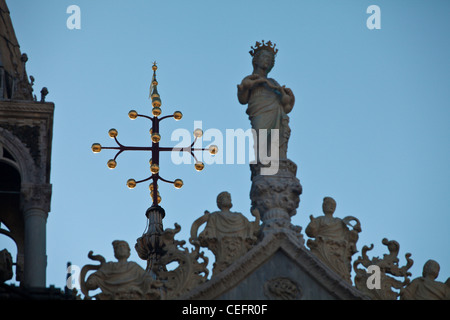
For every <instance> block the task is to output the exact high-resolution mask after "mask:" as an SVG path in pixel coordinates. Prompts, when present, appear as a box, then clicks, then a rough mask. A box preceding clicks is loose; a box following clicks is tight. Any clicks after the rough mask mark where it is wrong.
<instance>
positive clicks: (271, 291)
mask: <svg viewBox="0 0 450 320" xmlns="http://www.w3.org/2000/svg"><path fill="white" fill-rule="evenodd" d="M264 294H265V295H266V297H268V298H269V299H271V300H298V299H300V297H301V290H300V288H299V286H298V285H297V284H296V283H295V282H294V281H293V280H292V279H289V278H285V277H279V278H273V279H270V280H268V281H266V283H264Z"/></svg>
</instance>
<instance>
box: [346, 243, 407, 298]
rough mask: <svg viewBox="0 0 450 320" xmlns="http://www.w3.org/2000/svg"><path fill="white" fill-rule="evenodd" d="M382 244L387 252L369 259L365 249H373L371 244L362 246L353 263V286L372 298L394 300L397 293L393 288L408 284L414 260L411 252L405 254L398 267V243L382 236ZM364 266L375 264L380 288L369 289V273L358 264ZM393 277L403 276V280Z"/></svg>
mask: <svg viewBox="0 0 450 320" xmlns="http://www.w3.org/2000/svg"><path fill="white" fill-rule="evenodd" d="M382 244H384V245H385V246H387V248H388V250H389V254H384V255H383V258H382V259H380V258H378V257H374V258H372V259H369V257H368V256H367V251H369V250H372V249H373V244H372V245H371V246H370V247H367V246H364V247H363V248H362V255H361V256H360V257H358V259H357V260H356V261H355V262H354V263H353V269H354V270H355V273H356V275H355V286H356V288H357V289H358V290H360V291H362V292H363V293H365V294H366V295H367V296H369V297H370V298H372V299H374V300H396V299H397V298H398V296H399V293H398V292H396V291H394V290H393V289H397V290H400V289H402V288H404V287H405V286H406V285H408V284H409V282H410V279H409V277H410V276H411V273H410V272H408V270H409V269H410V268H411V267H412V265H413V263H414V261H413V260H412V259H410V257H411V254H410V253H407V254H406V255H405V258H406V265H405V266H403V267H399V259H398V253H399V251H400V244H399V243H398V242H397V241H395V240H388V239H386V238H384V239H383V240H382ZM360 264H361V265H362V266H363V267H365V268H369V267H370V266H377V267H378V268H379V271H380V289H377V288H373V289H369V288H368V285H367V280H368V278H369V276H370V275H371V273H368V272H367V271H366V270H365V269H361V268H358V265H360ZM394 277H403V281H400V280H397V279H396V278H394Z"/></svg>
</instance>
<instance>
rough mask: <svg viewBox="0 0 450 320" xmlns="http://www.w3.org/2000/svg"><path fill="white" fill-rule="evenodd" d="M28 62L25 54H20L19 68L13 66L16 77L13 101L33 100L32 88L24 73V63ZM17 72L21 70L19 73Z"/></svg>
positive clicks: (25, 72)
mask: <svg viewBox="0 0 450 320" xmlns="http://www.w3.org/2000/svg"><path fill="white" fill-rule="evenodd" d="M27 61H28V56H27V54H26V53H24V54H22V56H21V57H20V62H21V64H22V66H21V68H18V67H17V66H15V69H16V77H15V79H14V84H15V85H14V91H13V94H12V99H13V100H33V88H32V86H31V84H30V83H29V82H28V76H27V71H26V67H25V65H26V63H27ZM17 70H21V73H19V72H18V71H17Z"/></svg>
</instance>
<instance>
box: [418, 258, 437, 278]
mask: <svg viewBox="0 0 450 320" xmlns="http://www.w3.org/2000/svg"><path fill="white" fill-rule="evenodd" d="M440 269H441V267H440V266H439V263H437V262H436V261H434V260H431V259H430V260H428V261H427V262H425V265H424V266H423V272H422V276H423V277H424V278H431V279H433V280H434V279H436V278H437V277H438V275H439V270H440Z"/></svg>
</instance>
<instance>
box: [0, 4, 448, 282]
mask: <svg viewBox="0 0 450 320" xmlns="http://www.w3.org/2000/svg"><path fill="white" fill-rule="evenodd" d="M7 4H8V6H9V9H10V12H11V18H12V21H13V25H14V28H15V32H16V36H17V39H18V41H19V44H20V46H21V51H22V53H27V55H28V58H29V60H28V63H27V72H28V75H33V76H34V78H35V84H34V91H35V93H36V94H37V95H38V96H39V92H40V90H41V88H42V87H47V88H48V90H49V94H48V96H47V101H51V102H54V103H55V113H54V127H53V145H52V166H51V183H52V185H53V194H52V201H51V212H50V213H49V217H48V221H47V256H48V266H47V285H55V286H56V287H59V288H63V287H64V286H65V284H66V263H67V262H68V261H70V262H71V263H72V264H73V265H76V266H79V267H80V268H81V267H82V266H83V265H85V264H90V263H92V262H93V261H91V260H90V259H88V257H87V254H88V252H89V251H91V250H92V251H94V254H101V255H103V256H104V257H105V258H106V260H107V261H116V260H115V258H114V255H113V247H112V241H114V240H125V241H127V242H128V243H129V244H130V247H131V248H132V250H131V257H130V259H129V260H131V261H135V262H137V263H139V264H141V265H142V266H143V267H145V261H143V260H141V259H140V258H139V257H138V256H137V253H136V252H135V250H134V244H135V243H136V239H137V238H138V237H140V236H141V235H142V233H143V232H144V229H145V227H146V217H145V212H146V210H147V208H148V207H150V206H151V199H150V196H149V189H148V184H147V183H143V184H138V186H137V187H136V188H135V189H133V190H130V189H128V188H127V187H126V181H127V180H128V179H129V178H134V179H136V180H140V179H145V178H147V177H148V176H149V175H150V172H149V164H148V160H149V158H150V157H151V156H150V155H149V153H147V152H128V153H123V154H121V155H120V156H119V158H118V159H117V167H116V169H114V170H110V169H108V168H107V166H106V162H107V161H108V160H109V159H111V158H113V157H114V155H115V152H114V151H111V150H103V151H102V152H100V153H99V154H93V153H92V151H91V145H92V144H93V143H94V142H97V143H100V144H102V145H103V146H115V143H114V141H113V140H111V139H110V138H109V136H108V130H109V129H110V128H115V129H117V130H118V132H119V135H118V139H119V141H120V142H121V143H122V144H125V145H135V146H147V145H149V143H150V135H149V129H150V122H149V121H148V120H146V119H136V120H134V121H132V120H130V119H129V118H128V111H129V110H131V109H135V110H137V111H138V112H139V113H142V114H147V115H150V114H151V101H150V100H149V99H148V97H149V87H150V81H151V77H152V70H151V66H152V63H153V61H157V64H158V68H159V69H158V71H157V79H158V82H159V85H158V91H159V93H160V95H161V100H162V110H163V115H167V114H172V113H173V112H174V111H176V110H179V111H181V112H182V113H183V119H182V120H181V121H178V122H177V121H174V120H173V119H166V120H164V121H163V122H161V136H162V140H161V142H160V144H161V145H164V146H174V145H176V144H178V143H179V141H178V140H176V141H172V139H171V135H172V133H173V132H174V131H175V130H177V129H182V130H187V131H189V132H190V133H192V132H193V130H194V129H195V128H196V127H197V126H198V122H199V121H201V126H202V129H203V130H204V131H205V132H206V130H207V129H217V130H220V132H223V133H224V136H225V132H226V130H227V129H235V130H236V129H243V130H247V129H249V128H250V121H249V120H248V116H247V115H246V113H245V110H246V106H244V105H241V104H239V102H238V100H237V87H236V85H237V84H239V83H240V82H241V80H242V79H243V78H244V77H245V76H247V75H249V74H251V72H252V70H253V69H252V64H251V56H250V54H249V50H250V47H251V46H253V45H255V42H256V41H261V40H266V41H268V40H271V41H272V42H274V43H276V45H277V48H278V49H279V51H278V54H277V57H276V63H275V67H274V68H273V70H272V71H271V73H270V74H269V76H270V77H272V78H274V79H275V80H277V81H278V82H279V83H280V84H282V85H283V84H284V85H286V86H287V87H288V88H291V89H292V91H293V92H294V94H295V97H296V103H295V106H294V109H293V110H292V112H291V113H290V114H289V117H290V126H291V130H292V133H291V138H290V141H289V149H288V158H289V159H291V160H292V161H294V162H295V163H296V164H297V166H298V171H297V177H298V178H299V179H300V182H301V184H302V186H303V193H302V195H301V197H300V199H301V202H300V205H299V207H298V209H297V214H296V215H295V216H293V217H292V223H293V224H294V225H298V226H301V227H302V234H303V236H304V238H305V240H306V239H307V236H306V235H305V234H304V230H305V229H306V226H307V225H308V223H309V221H310V220H309V216H310V215H313V216H315V217H317V216H321V215H322V214H323V213H322V209H321V206H322V200H323V198H324V197H325V196H330V197H333V198H334V199H335V200H336V202H337V209H336V212H335V216H336V217H340V218H344V217H345V216H355V217H357V218H358V219H359V220H360V222H361V226H362V232H361V233H360V234H359V240H358V242H357V249H358V250H359V252H358V253H356V254H355V255H354V256H353V260H355V259H356V258H357V257H358V256H359V255H360V253H361V249H362V247H363V246H364V245H368V246H369V245H371V244H374V249H373V250H371V251H369V253H368V255H369V257H374V256H379V257H381V256H382V255H383V254H386V253H388V251H387V248H386V247H385V246H384V245H383V244H382V243H381V241H382V239H383V238H387V239H389V240H396V241H398V242H399V243H400V254H399V259H400V262H399V263H400V266H403V265H405V264H406V259H405V254H406V253H411V254H412V256H411V258H412V259H413V260H414V265H413V266H412V268H411V269H410V272H411V273H412V277H411V279H414V278H416V277H419V276H421V275H422V268H423V265H424V263H425V262H426V261H427V260H428V259H434V260H436V261H437V262H438V263H439V264H440V266H441V272H440V274H439V277H438V278H437V280H439V281H442V282H445V281H446V280H447V278H448V277H450V250H449V249H448V247H449V244H450V235H449V233H448V228H449V226H450V210H449V206H448V203H447V201H448V192H449V191H450V166H449V163H450V145H449V138H450V126H449V123H450V104H449V101H450V90H449V88H450V60H449V57H450V38H449V37H448V34H449V32H450V20H449V19H448V12H450V2H449V1H439V0H435V1H432V2H430V1H425V0H420V1H419V0H408V1H406V0H404V1H401V0H397V1H382V0H371V1H366V0H358V1H356V0H353V1H349V0H342V1H332V0H329V1H328V0H327V1H325V0H318V1H317V0H315V1H313V0H308V1H298V0H295V1H288V0H282V1H277V2H273V1H265V0H264V1H250V0H247V1H237V0H231V1H206V0H205V1H203V0H192V1H175V0H174V1H151V0H145V1H138V0H136V1H122V0H115V1H106V0H97V1H87V0H70V1H67V0H58V1H56V0H40V1H32V0H13V1H12V0H9V1H7ZM71 5H77V6H78V7H79V8H80V12H81V14H80V17H81V24H80V27H81V29H69V28H68V27H67V20H68V19H69V18H70V16H71V14H70V13H67V8H68V7H69V6H71ZM370 5H377V6H378V7H379V8H380V10H381V16H380V18H381V19H380V26H381V29H372V30H371V29H369V28H368V27H367V24H366V22H367V20H368V18H369V17H370V16H371V14H370V13H369V14H368V13H367V12H366V11H367V8H368V7H369V6H370ZM38 98H39V97H38ZM194 122H197V123H195V124H194ZM199 143H200V141H199ZM209 144H211V141H206V139H205V141H203V142H202V146H203V147H207V146H209ZM215 144H218V143H215ZM224 145H225V144H224ZM196 146H200V145H199V144H197V145H196ZM221 149H222V150H221V152H222V153H219V154H218V155H217V156H218V157H223V159H224V160H225V156H224V154H225V152H226V151H227V149H226V148H221ZM228 151H229V150H228ZM224 162H225V161H224ZM160 167H161V170H160V174H161V176H162V177H164V178H165V179H168V180H174V179H176V178H180V179H182V180H183V181H184V186H183V188H181V189H179V190H176V189H175V188H174V187H173V186H172V185H169V184H164V183H160V185H159V190H160V193H161V196H162V202H161V206H162V207H163V208H164V209H165V211H166V216H165V218H164V220H163V223H164V227H165V228H173V227H174V224H175V223H178V224H180V225H181V227H182V229H181V232H180V233H179V234H178V235H177V236H176V239H178V240H185V241H186V242H187V243H188V240H189V232H190V228H191V224H192V223H193V222H194V221H195V220H196V219H197V218H198V217H200V216H201V215H203V213H204V211H205V210H208V211H210V212H212V211H216V210H217V206H216V197H217V195H218V194H219V193H220V192H222V191H228V192H230V194H231V197H232V202H233V208H232V210H233V211H236V212H241V213H242V214H244V215H245V216H246V217H247V218H248V219H249V220H253V217H252V216H251V214H250V207H251V203H250V198H249V192H250V187H251V181H250V170H249V165H248V162H247V163H244V164H239V163H237V160H236V161H235V162H234V163H223V164H217V163H215V164H207V165H206V166H205V169H204V170H203V171H202V172H197V171H195V169H194V163H193V162H192V163H191V164H181V165H176V164H174V163H173V161H172V159H171V156H170V155H169V154H163V155H161V164H160ZM7 241H9V240H8V239H5V237H3V238H1V239H0V242H1V243H2V244H3V243H4V242H7ZM5 245H6V246H8V248H9V250H10V251H11V252H12V253H13V256H15V253H16V251H14V250H15V249H14V246H13V245H12V244H11V243H5ZM186 246H187V247H188V248H190V245H189V244H187V245H186ZM204 250H205V251H207V249H204ZM208 255H209V256H210V264H209V268H210V270H211V265H212V262H213V256H211V255H210V254H208ZM10 283H14V281H11V282H10Z"/></svg>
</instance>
